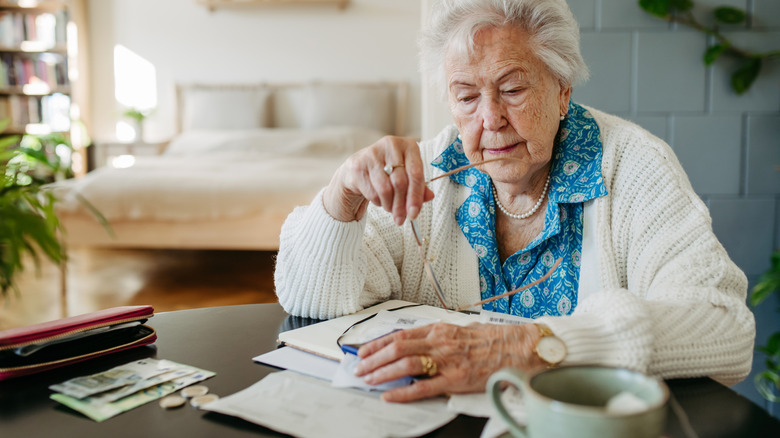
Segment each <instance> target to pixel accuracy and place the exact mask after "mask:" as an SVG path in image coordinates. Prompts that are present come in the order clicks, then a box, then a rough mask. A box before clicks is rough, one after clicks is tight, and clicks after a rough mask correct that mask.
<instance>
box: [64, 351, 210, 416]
mask: <svg viewBox="0 0 780 438" xmlns="http://www.w3.org/2000/svg"><path fill="white" fill-rule="evenodd" d="M176 365H178V366H179V367H182V368H187V369H189V370H191V371H192V372H191V373H190V374H187V375H185V376H182V377H177V378H175V379H173V380H170V381H166V382H163V383H159V384H156V385H154V386H150V387H148V388H144V389H141V390H140V391H137V392H135V393H132V394H130V395H127V396H125V397H123V398H120V399H118V400H115V401H112V402H106V401H105V400H102V399H101V398H100V396H95V397H85V398H81V399H79V398H76V397H71V396H68V395H66V394H62V393H53V394H52V395H51V396H50V398H51V399H52V400H55V401H57V402H59V403H62V404H63V405H65V406H68V407H69V408H71V409H73V410H76V411H78V412H81V413H82V414H84V415H86V416H87V417H89V418H91V419H93V420H95V421H98V422H100V421H104V420H107V419H109V418H111V417H114V416H116V415H119V414H121V413H122V412H126V411H129V410H131V409H133V408H136V407H138V406H141V405H144V404H146V403H149V402H150V401H154V400H157V399H159V398H161V397H164V396H166V395H168V394H172V393H174V392H176V391H178V390H180V389H182V388H184V387H187V386H190V385H192V384H194V383H197V382H200V381H203V380H206V379H208V378H209V377H212V376H214V375H215V374H216V373H214V372H212V371H206V370H202V369H199V368H195V367H191V366H189V365H182V364H176Z"/></svg>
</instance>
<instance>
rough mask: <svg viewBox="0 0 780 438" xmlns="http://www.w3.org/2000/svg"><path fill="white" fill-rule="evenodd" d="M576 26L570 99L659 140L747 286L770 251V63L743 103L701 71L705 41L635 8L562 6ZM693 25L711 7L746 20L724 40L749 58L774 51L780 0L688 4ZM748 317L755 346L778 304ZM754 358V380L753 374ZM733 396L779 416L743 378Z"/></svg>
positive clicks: (628, 2)
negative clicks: (576, 66)
mask: <svg viewBox="0 0 780 438" xmlns="http://www.w3.org/2000/svg"><path fill="white" fill-rule="evenodd" d="M568 2H569V5H570V7H571V9H572V11H573V12H574V14H575V16H576V17H577V20H578V22H579V23H580V28H581V31H582V52H583V56H584V57H585V61H586V62H587V64H588V67H589V68H590V70H591V80H590V81H589V82H588V83H586V84H584V85H581V86H579V87H577V88H576V89H575V90H574V94H573V97H574V99H575V100H576V101H577V102H579V103H584V104H586V105H590V106H593V107H595V108H598V109H601V110H604V111H607V112H611V113H614V114H617V115H620V116H622V117H624V118H627V119H629V120H632V121H634V122H636V123H638V124H640V125H642V126H643V127H645V128H646V129H648V130H649V131H651V132H652V133H654V134H655V135H657V136H659V137H661V138H663V139H664V140H666V141H667V142H668V143H669V144H670V145H671V146H672V148H673V149H674V151H675V153H676V154H677V156H678V158H679V159H680V162H681V163H682V165H683V167H684V168H685V170H686V172H687V173H688V177H689V178H690V180H691V184H692V185H693V187H694V189H695V190H696V191H697V193H698V194H699V195H700V196H701V197H702V199H704V200H705V202H706V203H707V205H708V206H709V208H710V213H711V215H712V225H713V229H714V231H715V234H716V235H717V236H718V238H719V239H720V240H721V242H722V243H723V245H724V247H725V248H726V250H727V251H728V253H729V255H730V256H731V258H732V259H733V260H734V261H735V263H737V264H738V265H739V266H740V267H741V268H742V270H744V271H745V274H746V275H747V276H748V279H749V281H750V287H752V286H753V285H754V284H755V283H756V281H757V280H758V278H759V277H760V274H761V273H762V272H764V271H765V270H766V269H767V268H768V267H769V260H770V259H769V257H770V254H771V252H772V250H773V249H774V248H780V60H777V59H776V60H774V61H771V62H765V63H764V67H763V70H762V73H761V76H760V77H759V78H758V80H757V81H756V82H755V83H754V84H753V86H752V88H751V89H750V90H749V91H748V92H747V93H745V94H743V95H737V94H736V93H734V92H733V91H732V90H731V88H730V85H729V78H730V75H731V72H732V71H733V70H734V68H735V66H736V62H735V61H734V60H733V59H728V58H723V59H719V60H718V61H717V62H716V63H715V64H714V65H713V66H711V67H705V66H704V64H703V62H702V60H701V59H702V54H703V52H704V50H705V49H706V47H707V37H705V36H704V35H702V34H701V33H699V32H696V31H693V30H691V29H689V28H687V27H683V26H678V25H671V24H668V23H666V22H665V21H663V20H660V19H657V18H655V17H652V16H650V15H648V14H647V13H645V12H644V11H642V10H641V8H640V7H639V6H638V0H568ZM694 3H695V4H696V5H697V9H696V11H695V13H696V16H697V18H699V19H700V20H701V21H702V22H704V23H707V24H710V23H711V22H712V20H711V18H710V16H711V11H712V9H713V8H714V7H716V6H721V5H730V6H735V7H739V8H742V9H744V10H746V11H747V12H748V13H749V18H748V21H747V23H745V24H744V25H738V26H730V27H729V28H728V29H727V30H726V29H724V31H726V32H727V34H728V36H729V37H730V38H731V39H732V41H733V42H734V43H735V44H736V45H738V46H743V47H745V48H747V49H750V50H756V51H768V50H780V0H695V1H694ZM772 301H773V302H765V303H764V304H763V305H762V306H761V308H758V309H755V311H754V313H755V315H756V319H757V327H758V334H757V339H756V342H757V343H758V344H759V345H763V344H764V343H765V341H766V339H767V338H768V336H769V335H770V334H771V333H773V332H775V331H778V330H780V314H778V312H777V310H776V309H778V303H779V302H780V299H774V298H773V300H772ZM763 362H764V358H763V355H762V354H760V353H757V354H756V355H755V359H754V371H753V374H755V373H756V372H757V371H760V370H761V369H762V368H763V366H764V365H763ZM734 389H735V390H737V391H738V392H740V393H741V394H743V395H744V396H746V397H748V398H750V399H751V400H753V401H755V402H756V403H758V404H760V405H762V406H764V407H766V408H767V409H768V410H770V412H772V413H773V414H774V415H775V416H778V417H780V406H777V405H778V403H774V404H771V403H767V402H766V401H765V400H763V399H762V398H761V396H760V395H759V394H758V393H757V392H756V391H755V388H754V387H753V382H752V376H751V378H748V379H746V380H745V381H744V382H742V383H741V384H739V385H737V386H735V387H734Z"/></svg>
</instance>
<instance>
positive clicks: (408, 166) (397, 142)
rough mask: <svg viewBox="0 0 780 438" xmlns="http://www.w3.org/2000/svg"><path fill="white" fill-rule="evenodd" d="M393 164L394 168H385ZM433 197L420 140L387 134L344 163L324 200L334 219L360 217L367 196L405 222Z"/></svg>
mask: <svg viewBox="0 0 780 438" xmlns="http://www.w3.org/2000/svg"><path fill="white" fill-rule="evenodd" d="M386 166H391V171H390V172H389V174H388V172H387V171H386V170H385V168H386ZM431 199H433V192H431V191H430V190H429V189H428V188H427V187H426V186H425V176H424V171H423V162H422V159H421V157H420V150H419V147H418V145H417V142H416V141H415V140H413V139H408V138H401V137H389V136H388V137H384V138H382V139H381V140H379V141H378V142H377V143H375V144H373V145H371V146H369V147H368V148H365V149H363V150H361V151H359V152H357V153H356V154H354V155H353V156H351V157H350V158H349V159H348V160H347V162H345V163H344V165H342V166H341V167H340V168H339V170H338V171H337V172H336V174H335V175H334V177H333V179H332V180H331V183H330V184H329V186H328V188H327V189H326V192H325V196H324V197H323V204H324V206H325V209H326V211H328V213H329V214H330V215H331V216H332V217H334V218H335V219H338V220H342V221H351V220H356V219H360V218H361V217H362V214H363V212H364V211H361V210H360V207H364V204H363V201H364V200H368V201H370V202H372V203H373V204H375V205H377V206H380V207H382V208H383V209H384V210H386V211H388V212H390V213H391V214H392V215H393V220H394V221H395V223H397V224H398V225H402V224H403V223H404V221H405V220H406V219H407V217H408V218H412V219H414V218H416V217H417V215H418V214H419V213H420V209H421V208H422V204H423V202H427V201H429V200H431Z"/></svg>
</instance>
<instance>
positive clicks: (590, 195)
mask: <svg viewBox="0 0 780 438" xmlns="http://www.w3.org/2000/svg"><path fill="white" fill-rule="evenodd" d="M601 154H602V144H601V135H600V131H599V127H598V125H597V124H596V122H595V120H593V116H592V115H591V114H590V113H589V112H588V111H587V110H586V109H585V108H583V107H581V106H580V105H577V104H575V103H574V102H569V112H568V115H567V117H566V119H565V121H564V122H563V123H562V124H561V128H560V129H559V131H558V135H557V138H556V141H555V151H554V154H553V159H552V171H551V176H550V188H549V194H548V198H549V201H548V203H547V210H546V213H545V219H544V229H543V230H542V232H541V233H540V234H539V235H538V236H536V238H535V239H534V240H533V241H532V242H531V243H530V244H529V245H528V246H527V247H526V248H524V249H522V250H520V251H518V252H516V253H515V254H513V255H512V256H510V257H509V258H507V259H506V261H505V262H504V263H503V265H502V264H501V261H500V259H499V256H498V246H497V243H496V236H495V229H496V205H495V200H494V199H493V191H492V189H491V181H490V177H489V176H488V175H487V174H485V173H483V172H481V171H480V170H478V169H475V168H471V169H467V170H464V171H462V172H458V173H456V174H454V175H452V176H450V178H451V179H452V180H453V181H455V182H456V183H458V184H461V185H465V186H467V187H470V188H471V189H472V190H471V195H470V196H469V197H468V198H467V199H466V201H465V202H464V203H463V204H462V205H461V206H460V207H459V208H458V211H457V218H456V219H457V221H458V225H459V226H460V228H461V230H462V231H463V234H464V235H465V236H466V239H468V241H469V243H470V244H471V246H472V247H473V248H474V251H475V252H476V254H477V256H478V257H479V288H480V294H481V296H482V299H483V300H484V299H487V298H490V297H493V296H496V295H501V294H503V293H505V292H508V291H510V290H513V289H517V288H519V287H521V286H523V285H526V284H529V283H533V282H534V281H536V280H538V279H539V278H541V277H542V276H544V275H545V274H546V273H547V271H549V270H550V268H551V267H552V266H553V264H554V263H555V261H556V260H557V259H558V258H559V257H560V258H562V259H563V261H562V262H561V266H560V267H559V268H558V269H556V271H555V272H554V273H553V274H552V275H551V276H550V278H548V279H547V280H546V281H544V282H543V283H541V284H539V285H537V286H535V287H532V288H529V289H526V290H525V291H523V292H521V293H519V294H514V295H511V296H509V297H506V298H502V299H499V300H496V301H493V302H491V303H487V304H485V305H484V309H486V310H491V311H494V312H501V313H510V314H513V315H518V316H523V317H526V318H537V317H540V316H546V315H551V316H560V315H568V314H570V313H571V312H572V311H574V308H575V307H576V306H577V290H578V285H579V276H580V256H581V253H582V214H583V203H584V202H585V201H588V200H591V199H595V198H598V197H601V196H604V195H606V194H607V188H606V187H605V186H604V181H603V179H602V176H601ZM431 164H432V165H433V166H435V167H437V168H439V169H441V170H443V171H445V172H447V171H450V170H453V169H456V168H458V167H461V166H465V165H467V164H469V161H468V159H467V158H466V155H465V154H464V152H463V144H462V143H461V140H460V137H458V138H457V139H455V141H454V142H452V144H450V145H449V146H448V147H447V149H445V150H444V152H443V153H442V154H441V155H439V156H438V157H436V159H435V160H433V162H432V163H431Z"/></svg>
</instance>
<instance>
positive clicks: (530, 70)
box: [445, 26, 571, 185]
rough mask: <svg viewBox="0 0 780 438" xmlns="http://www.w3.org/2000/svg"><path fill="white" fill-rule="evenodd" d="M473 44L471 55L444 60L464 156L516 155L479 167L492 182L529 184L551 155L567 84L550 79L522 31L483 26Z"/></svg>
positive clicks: (566, 98)
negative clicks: (563, 84)
mask: <svg viewBox="0 0 780 438" xmlns="http://www.w3.org/2000/svg"><path fill="white" fill-rule="evenodd" d="M475 43H476V44H475V50H474V53H473V54H472V56H470V57H468V56H461V55H458V54H455V53H453V52H452V51H450V52H449V53H448V54H447V57H446V60H445V70H446V73H447V85H448V95H449V104H450V110H451V111H452V115H453V118H454V119H455V124H456V125H457V126H458V129H459V131H460V137H461V140H462V141H463V147H464V150H465V153H466V156H467V157H468V159H469V161H471V162H476V161H481V160H486V159H490V158H497V157H513V158H519V159H520V160H521V161H515V160H513V161H499V162H496V163H489V164H486V165H484V166H482V170H483V171H485V172H487V173H488V174H489V175H490V176H491V177H492V178H493V180H494V181H501V182H505V183H519V184H521V185H524V184H528V183H529V181H530V180H531V179H532V178H533V177H534V176H535V175H536V176H538V178H541V177H542V176H541V175H542V173H544V172H542V171H543V170H544V169H545V167H546V165H547V163H549V162H550V160H551V158H552V150H553V144H554V140H555V135H556V133H557V131H558V125H559V123H560V117H561V115H563V114H566V111H567V109H568V103H569V95H570V93H571V87H569V86H566V87H564V86H562V85H561V84H560V82H559V81H558V80H557V79H555V77H553V75H552V74H551V73H550V72H549V70H548V69H547V66H546V65H545V64H544V63H543V62H542V61H541V60H540V59H539V58H538V57H537V56H536V55H535V54H534V52H533V49H532V48H531V46H530V38H529V37H528V34H527V33H525V32H524V31H522V30H520V29H517V28H514V27H511V26H505V27H500V28H486V29H483V30H481V31H479V32H478V33H477V35H476V37H475Z"/></svg>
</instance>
